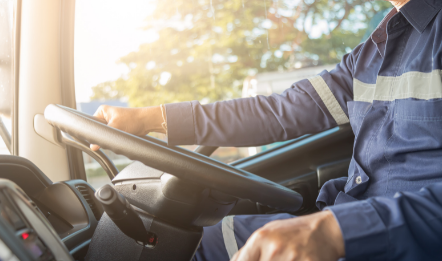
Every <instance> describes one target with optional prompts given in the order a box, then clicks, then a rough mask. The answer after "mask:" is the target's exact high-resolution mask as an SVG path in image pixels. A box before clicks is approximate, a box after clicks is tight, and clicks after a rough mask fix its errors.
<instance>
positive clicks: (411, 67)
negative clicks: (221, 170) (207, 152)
mask: <svg viewBox="0 0 442 261" xmlns="http://www.w3.org/2000/svg"><path fill="white" fill-rule="evenodd" d="M391 3H392V4H393V5H394V8H393V9H392V10H391V12H390V13H389V14H388V15H387V16H386V17H385V18H384V20H383V21H382V22H381V23H380V25H379V26H378V27H377V28H376V30H375V31H374V32H373V34H372V35H371V37H370V38H369V39H368V40H367V41H366V42H364V43H362V44H360V45H359V46H357V47H356V48H355V49H354V50H353V51H352V52H350V53H348V54H347V55H345V56H344V57H343V59H342V61H341V63H340V64H338V65H337V66H336V68H335V69H334V70H332V71H330V72H328V71H323V72H321V73H320V74H319V75H317V76H314V77H312V78H310V79H305V80H301V81H299V82H296V83H294V84H293V85H292V86H291V87H290V88H289V89H287V90H286V91H285V92H284V93H283V94H281V95H277V94H273V95H271V96H268V97H264V96H256V97H253V98H243V99H235V100H230V101H223V102H216V103H213V104H207V105H201V104H200V103H199V102H198V101H191V102H181V103H173V104H166V105H161V106H154V107H145V108H118V107H110V106H102V107H100V108H99V109H98V110H97V112H96V113H95V116H97V117H100V118H102V119H104V120H106V121H107V122H108V125H109V126H112V127H115V128H118V129H121V130H123V131H126V132H129V133H132V134H135V135H146V134H147V133H149V132H151V131H156V132H162V133H166V134H167V138H168V143H169V144H171V145H189V144H198V145H209V146H257V145H262V144H268V143H273V142H276V141H283V140H290V139H293V138H296V137H299V136H301V135H303V134H305V133H316V132H320V131H323V130H326V129H329V128H332V127H335V126H338V125H342V124H346V123H348V122H350V124H351V126H352V129H353V132H354V134H355V142H354V150H353V157H352V160H351V163H350V167H349V172H348V177H345V178H339V179H335V180H330V181H328V182H327V183H326V184H324V186H323V187H322V189H321V191H320V193H319V196H318V198H317V201H316V205H317V207H318V208H319V209H320V210H323V211H321V212H318V213H315V214H311V215H307V216H303V217H296V218H295V217H294V216H292V215H289V214H277V215H244V216H228V217H225V218H224V219H223V221H222V222H220V223H219V224H217V225H215V226H212V227H206V228H204V236H203V239H202V242H201V244H200V246H199V248H198V250H197V253H196V255H195V257H194V260H198V261H201V260H212V261H215V260H229V259H231V260H235V261H239V260H241V261H258V260H261V261H263V260H330V261H335V260H337V259H339V258H341V257H345V258H346V260H348V261H350V260H441V259H442V247H441V246H442V80H441V75H442V73H441V69H442V14H441V12H440V10H441V8H442V1H441V0H397V1H391ZM92 149H94V150H96V149H98V146H96V145H92Z"/></svg>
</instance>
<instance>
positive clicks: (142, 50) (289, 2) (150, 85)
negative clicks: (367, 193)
mask: <svg viewBox="0 0 442 261" xmlns="http://www.w3.org/2000/svg"><path fill="white" fill-rule="evenodd" d="M387 8H388V9H387ZM389 8H390V4H389V3H388V2H386V1H366V0H270V1H269V0H260V1H248V0H228V1H219V0H185V1H184V0H173V1H171V0H163V1H159V0H150V1H146V0H127V1H108V0H106V1H105V0H94V1H87V0H77V1H76V23H75V82H76V96H77V102H78V108H79V109H80V110H83V111H85V112H87V113H90V114H92V113H93V112H94V111H95V109H96V108H98V106H99V105H100V104H109V105H116V106H128V107H144V106H153V105H159V104H164V103H173V102H181V101H190V100H199V101H200V102H201V103H202V104H205V103H210V102H215V101H219V100H228V99H234V98H240V97H249V96H256V95H260V94H262V95H270V94H272V93H280V92H282V91H283V90H284V89H286V88H289V87H290V85H291V84H292V83H293V82H295V81H297V80H300V79H303V78H305V77H309V76H311V75H314V74H317V73H319V72H320V71H322V70H331V69H332V68H333V67H334V66H335V64H336V63H338V62H339V61H340V60H341V58H342V57H343V56H344V55H345V54H346V53H348V52H350V51H351V50H352V49H353V48H354V47H355V46H357V45H358V44H359V43H361V42H363V41H365V40H366V39H367V38H368V37H369V36H370V33H371V32H372V31H373V30H374V28H375V26H376V25H377V24H378V23H379V22H380V20H381V19H382V18H383V17H384V15H385V14H386V12H388V10H389ZM153 135H155V136H156V137H159V138H163V139H164V138H165V137H164V135H159V134H158V135H157V134H153ZM278 145H279V143H278V144H271V145H267V146H261V147H252V148H222V149H218V150H217V151H216V152H215V153H214V155H213V157H215V158H217V159H219V160H221V161H224V162H231V161H234V160H237V159H240V158H244V157H248V156H251V155H254V154H256V153H259V152H261V151H264V150H266V149H269V148H272V147H274V146H278ZM195 147H196V146H188V147H187V148H189V149H194V148H195ZM112 157H113V159H114V160H116V161H117V165H121V166H125V165H127V164H128V162H129V161H128V160H127V159H125V158H124V157H120V156H118V155H114V154H112ZM86 161H87V162H91V164H95V165H94V166H98V164H96V163H93V160H91V159H86ZM91 166H92V165H91ZM91 168H92V167H91ZM86 169H87V168H86Z"/></svg>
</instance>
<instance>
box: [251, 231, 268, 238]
mask: <svg viewBox="0 0 442 261" xmlns="http://www.w3.org/2000/svg"><path fill="white" fill-rule="evenodd" d="M254 234H255V237H256V238H257V239H263V238H266V237H267V236H268V235H269V230H267V229H264V228H261V229H258V230H256V232H255V233H254Z"/></svg>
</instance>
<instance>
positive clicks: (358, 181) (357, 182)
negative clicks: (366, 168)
mask: <svg viewBox="0 0 442 261" xmlns="http://www.w3.org/2000/svg"><path fill="white" fill-rule="evenodd" d="M361 183H362V179H361V176H358V177H356V184H361Z"/></svg>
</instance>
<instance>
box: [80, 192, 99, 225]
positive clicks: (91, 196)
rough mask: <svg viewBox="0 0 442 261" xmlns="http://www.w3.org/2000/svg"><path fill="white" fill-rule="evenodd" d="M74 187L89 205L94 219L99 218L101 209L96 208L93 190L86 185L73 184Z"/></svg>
mask: <svg viewBox="0 0 442 261" xmlns="http://www.w3.org/2000/svg"><path fill="white" fill-rule="evenodd" d="M75 188H76V189H77V190H78V191H79V192H80V194H81V195H82V196H83V198H84V199H85V200H86V202H87V204H88V205H89V207H90V209H91V210H92V213H94V216H95V219H96V220H100V218H101V214H102V211H101V209H100V208H98V206H97V203H96V201H95V199H94V192H93V191H92V189H90V188H89V187H88V186H86V185H75Z"/></svg>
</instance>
